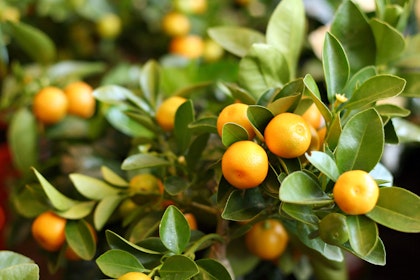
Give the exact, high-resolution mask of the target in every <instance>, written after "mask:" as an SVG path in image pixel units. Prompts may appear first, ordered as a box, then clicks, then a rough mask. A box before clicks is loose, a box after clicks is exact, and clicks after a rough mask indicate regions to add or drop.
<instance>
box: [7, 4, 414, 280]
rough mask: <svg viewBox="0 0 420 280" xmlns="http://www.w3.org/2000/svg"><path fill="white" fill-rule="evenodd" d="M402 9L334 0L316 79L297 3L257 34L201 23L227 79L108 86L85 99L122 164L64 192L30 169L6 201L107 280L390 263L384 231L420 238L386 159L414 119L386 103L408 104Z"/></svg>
mask: <svg viewBox="0 0 420 280" xmlns="http://www.w3.org/2000/svg"><path fill="white" fill-rule="evenodd" d="M412 4H413V3H412V1H400V2H399V3H392V4H390V3H389V2H388V1H380V0H379V1H376V5H377V10H376V11H375V12H374V13H370V14H366V13H365V12H363V11H362V10H361V9H360V8H359V6H358V5H356V4H355V3H353V2H352V1H343V3H342V4H341V5H340V6H339V7H338V9H337V11H336V13H335V16H334V18H333V20H332V22H331V25H330V27H329V31H328V32H326V33H325V37H324V40H323V49H322V50H323V51H322V58H321V62H322V70H323V78H322V80H318V79H315V78H314V77H313V76H312V75H311V74H310V73H301V71H300V59H301V55H302V53H301V51H302V48H303V45H304V43H305V40H306V18H305V10H304V6H303V2H302V1H294V0H283V1H281V2H280V3H279V4H278V5H277V6H276V8H275V10H274V11H273V13H272V14H271V17H270V18H269V21H268V24H267V27H266V29H265V32H260V31H257V30H254V29H250V28H245V27H233V26H220V27H212V28H210V29H209V30H208V34H209V36H210V37H211V38H212V39H213V40H214V41H215V42H217V43H218V44H220V45H221V46H223V47H224V48H225V50H226V51H228V52H230V53H232V54H233V55H235V56H237V57H238V65H237V68H235V71H236V69H237V75H236V80H234V81H231V80H228V81H226V80H223V78H222V79H221V80H220V81H216V82H214V81H210V82H200V83H191V84H188V85H186V86H183V87H177V88H176V90H171V89H173V88H174V87H173V86H172V87H171V84H172V85H173V84H176V79H177V78H178V77H180V76H177V71H176V70H174V69H172V68H168V67H166V66H165V65H164V64H161V63H159V62H157V61H154V60H149V61H148V62H146V63H144V64H143V65H142V66H141V67H140V68H139V69H138V72H137V73H138V75H137V76H136V80H137V83H123V82H122V83H113V84H110V83H103V85H101V86H98V87H96V88H95V89H94V91H93V96H94V97H95V98H96V100H97V101H98V102H99V104H100V112H101V116H103V118H104V119H106V120H107V121H108V123H109V124H110V125H111V126H112V127H113V128H114V129H115V130H117V131H119V132H120V133H122V134H124V135H125V136H126V137H127V138H128V139H129V142H128V143H129V144H128V146H129V147H128V148H126V147H122V146H123V144H124V143H121V144H120V145H117V147H118V146H120V148H123V149H124V151H126V155H125V156H124V158H123V160H122V161H121V164H120V166H115V165H112V166H111V165H106V164H104V165H102V166H101V168H100V174H99V175H96V176H92V175H87V174H83V173H78V172H73V173H71V174H70V175H69V179H70V181H71V189H70V190H69V189H68V188H67V189H63V188H61V187H60V186H59V184H57V183H56V182H51V181H50V180H49V179H48V178H46V176H44V175H43V172H42V171H41V170H39V168H38V167H37V166H35V167H32V168H31V169H29V170H30V172H31V173H32V174H34V175H35V178H36V179H37V182H36V183H28V184H27V186H26V188H24V189H23V190H22V191H20V192H18V193H16V194H15V195H14V197H13V199H14V203H15V205H18V208H19V209H20V211H21V212H22V213H32V215H35V216H37V218H36V219H35V221H36V220H37V219H38V217H41V216H42V215H46V214H47V215H48V216H52V217H54V218H55V219H58V220H59V221H60V225H62V222H64V226H63V225H62V226H60V229H58V230H57V231H59V234H57V235H59V236H60V240H58V241H57V240H54V242H53V246H48V247H47V246H45V245H44V246H43V245H42V244H44V243H43V242H39V241H38V242H39V244H40V245H41V246H43V247H44V249H46V250H47V251H49V254H50V255H51V256H52V257H53V259H54V263H55V264H56V265H58V264H60V263H62V262H63V261H64V260H65V259H66V255H67V256H68V254H69V253H68V250H70V249H71V250H72V252H73V255H75V258H81V259H84V260H92V259H94V260H95V262H96V264H97V266H98V268H99V269H100V271H101V272H102V273H103V274H104V275H106V276H107V277H111V278H120V279H127V278H128V279H129V277H131V276H132V277H134V275H136V277H137V276H138V277H141V278H140V279H149V278H150V279H235V277H238V276H241V275H244V274H246V273H247V272H249V271H250V270H252V269H253V268H254V267H255V265H256V264H257V263H258V262H259V260H261V259H262V260H269V261H271V262H274V263H275V264H276V265H277V266H278V267H280V268H281V270H282V271H283V272H284V273H285V274H294V275H295V276H296V277H298V278H299V279H308V278H309V277H310V276H311V275H315V277H316V278H318V279H346V268H345V262H344V252H348V253H351V254H353V255H355V256H356V257H358V258H360V259H362V260H364V261H366V262H368V263H371V264H375V265H385V264H386V253H385V245H386V244H384V243H383V242H382V240H381V238H380V236H379V231H378V224H379V225H382V226H385V227H389V228H391V229H394V230H397V231H402V232H410V233H418V232H419V231H420V216H419V213H420V212H419V208H420V198H419V197H418V196H417V195H416V194H414V193H412V192H410V191H408V190H406V189H404V188H400V187H398V186H394V184H393V177H392V174H391V172H389V171H388V170H387V168H386V167H385V166H384V165H383V164H382V163H381V159H382V155H383V151H384V148H385V145H386V144H389V143H391V144H398V143H400V141H401V139H402V140H410V135H409V137H407V138H402V137H401V136H402V135H401V134H400V132H401V131H402V130H403V129H406V128H409V127H412V126H413V125H412V124H411V123H409V122H408V121H404V120H403V119H402V118H404V117H406V116H408V115H409V114H410V111H409V110H408V109H407V108H404V107H400V106H397V105H394V104H392V103H390V102H388V101H389V100H390V99H391V98H394V97H397V96H399V97H403V98H411V97H417V96H418V92H417V91H416V88H417V86H418V79H416V77H417V76H418V75H419V73H418V72H416V67H417V64H416V63H415V62H413V60H411V59H409V58H410V57H413V56H415V57H416V55H417V54H416V53H415V47H416V44H417V43H416V41H417V37H418V36H417V35H415V34H414V35H406V33H405V31H406V27H407V24H408V19H409V15H410V14H411V7H412ZM396 7H398V8H396ZM200 69H204V70H206V68H205V67H203V68H200V66H198V67H197V68H194V70H197V71H200ZM174 81H175V82H174ZM26 112H27V111H26ZM29 115H31V116H32V114H29ZM26 116H28V114H26ZM31 119H32V118H31ZM32 120H33V121H35V119H32ZM17 123H21V122H17ZM15 127H19V126H17V125H16V126H12V128H15ZM413 133H415V132H413ZM11 135H12V137H13V136H14V137H17V136H16V135H17V132H13V130H12V132H11ZM411 137H412V138H413V139H414V138H415V135H411ZM12 139H16V138H12ZM15 143H16V142H15ZM16 152H18V150H17V151H16ZM24 159H25V157H23V159H22V160H24ZM22 166H26V167H27V166H28V164H27V163H25V164H24V165H22ZM28 176H29V175H28ZM29 197H30V199H29ZM34 198H35V199H34ZM29 200H31V203H28V201H29ZM34 213H36V214H34ZM34 228H37V227H36V223H35V222H34V224H33V230H34ZM96 232H104V233H105V239H106V242H107V244H108V246H109V247H108V248H109V250H105V251H102V250H99V248H100V247H99V246H97V242H98V240H97V237H96ZM57 244H58V245H57ZM51 247H52V249H51ZM67 259H69V258H68V257H67ZM302 267H304V268H305V269H302ZM146 275H147V276H146Z"/></svg>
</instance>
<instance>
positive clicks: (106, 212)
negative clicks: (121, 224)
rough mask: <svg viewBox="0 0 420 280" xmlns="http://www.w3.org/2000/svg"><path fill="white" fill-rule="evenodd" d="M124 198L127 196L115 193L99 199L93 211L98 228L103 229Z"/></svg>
mask: <svg viewBox="0 0 420 280" xmlns="http://www.w3.org/2000/svg"><path fill="white" fill-rule="evenodd" d="M124 198H125V197H124V196H121V195H113V196H108V197H105V198H104V199H102V200H101V201H99V203H98V205H97V206H96V209H95V212H94V213H93V222H94V224H95V228H96V229H97V230H101V229H102V228H103V227H104V226H105V224H106V223H107V222H108V220H109V218H110V217H111V215H112V214H113V213H114V211H115V209H117V207H118V205H119V204H120V203H121V201H122V200H123V199H124Z"/></svg>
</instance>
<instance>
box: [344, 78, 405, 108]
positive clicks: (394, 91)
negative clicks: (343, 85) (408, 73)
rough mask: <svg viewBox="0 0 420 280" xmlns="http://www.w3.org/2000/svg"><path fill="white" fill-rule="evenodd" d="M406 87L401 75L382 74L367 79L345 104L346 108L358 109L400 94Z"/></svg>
mask: <svg viewBox="0 0 420 280" xmlns="http://www.w3.org/2000/svg"><path fill="white" fill-rule="evenodd" d="M404 87H405V80H404V79H401V78H400V77H397V76H393V75H388V74H381V75H377V76H374V77H372V78H370V79H368V80H366V81H365V82H364V83H363V84H361V85H360V87H358V88H357V89H356V90H355V92H354V93H353V95H352V96H351V97H350V99H349V100H348V101H347V102H346V103H345V104H344V108H346V109H356V108H361V107H363V106H366V105H367V104H370V103H373V102H375V101H378V100H381V99H385V98H389V97H394V96H397V95H399V94H400V93H401V92H402V91H403V89H404Z"/></svg>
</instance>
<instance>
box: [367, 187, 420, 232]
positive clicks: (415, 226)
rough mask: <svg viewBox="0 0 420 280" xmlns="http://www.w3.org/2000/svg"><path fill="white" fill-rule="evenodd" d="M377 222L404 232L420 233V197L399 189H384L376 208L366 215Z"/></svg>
mask: <svg viewBox="0 0 420 280" xmlns="http://www.w3.org/2000/svg"><path fill="white" fill-rule="evenodd" d="M366 215H367V216H368V217H369V218H371V219H372V220H374V221H375V222H377V223H379V224H381V225H383V226H386V227H389V228H391V229H394V230H398V231H402V232H415V233H418V232H420V197H419V196H418V195H416V194H414V193H412V192H410V191H409V190H406V189H403V188H398V187H383V188H380V190H379V199H378V202H377V203H376V206H375V208H373V210H372V211H370V212H369V213H367V214H366Z"/></svg>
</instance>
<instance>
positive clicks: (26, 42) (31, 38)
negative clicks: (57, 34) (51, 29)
mask: <svg viewBox="0 0 420 280" xmlns="http://www.w3.org/2000/svg"><path fill="white" fill-rule="evenodd" d="M8 25H9V26H10V27H11V31H12V34H11V36H12V38H13V39H14V40H15V41H16V42H17V43H18V44H19V46H20V47H21V48H22V50H23V51H24V52H25V53H26V54H28V55H29V57H30V58H31V59H33V60H35V61H37V62H40V63H45V64H46V63H49V62H52V61H53V60H54V59H55V56H56V49H55V45H54V42H53V41H52V40H51V39H50V38H49V37H48V36H47V35H46V34H45V33H44V32H43V31H41V30H40V29H38V28H36V27H34V26H31V25H29V24H26V23H23V22H11V21H9V22H8Z"/></svg>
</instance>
